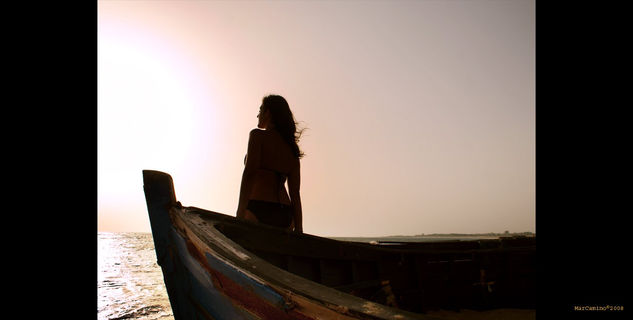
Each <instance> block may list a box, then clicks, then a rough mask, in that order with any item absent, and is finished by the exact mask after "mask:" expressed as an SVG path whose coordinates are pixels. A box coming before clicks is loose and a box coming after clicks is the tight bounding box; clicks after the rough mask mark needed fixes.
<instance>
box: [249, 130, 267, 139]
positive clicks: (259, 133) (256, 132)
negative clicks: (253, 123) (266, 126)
mask: <svg viewBox="0 0 633 320" xmlns="http://www.w3.org/2000/svg"><path fill="white" fill-rule="evenodd" d="M264 135H266V130H262V129H259V128H255V129H253V130H251V132H249V133H248V136H249V137H250V138H251V139H253V138H255V139H259V138H261V137H263V136H264Z"/></svg>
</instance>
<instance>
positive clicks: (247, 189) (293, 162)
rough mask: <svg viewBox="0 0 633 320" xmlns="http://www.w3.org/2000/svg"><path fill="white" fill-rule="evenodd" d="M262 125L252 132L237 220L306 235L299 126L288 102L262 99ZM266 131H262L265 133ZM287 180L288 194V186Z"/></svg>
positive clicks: (273, 98)
mask: <svg viewBox="0 0 633 320" xmlns="http://www.w3.org/2000/svg"><path fill="white" fill-rule="evenodd" d="M257 118H258V119H259V122H258V124H257V127H258V128H259V129H253V130H251V132H250V135H249V139H248V151H247V154H246V157H245V158H244V165H245V166H244V173H243V174H242V184H241V187H240V197H239V203H238V206H237V217H238V218H240V219H245V220H250V221H256V222H261V223H265V224H268V225H273V226H277V227H281V228H287V229H289V230H291V231H296V232H303V222H302V209H301V196H300V194H299V187H300V184H301V174H300V171H301V167H300V161H299V160H300V159H301V158H302V157H303V156H304V153H303V152H302V151H301V149H299V145H298V141H299V138H300V137H301V133H302V132H303V130H297V125H296V122H295V119H294V116H293V115H292V111H290V106H289V105H288V102H287V101H286V99H284V98H283V97H281V96H278V95H269V96H266V97H264V98H263V99H262V105H261V106H260V108H259V113H258V114H257ZM262 129H263V130H262ZM286 180H288V192H286V188H285V183H286Z"/></svg>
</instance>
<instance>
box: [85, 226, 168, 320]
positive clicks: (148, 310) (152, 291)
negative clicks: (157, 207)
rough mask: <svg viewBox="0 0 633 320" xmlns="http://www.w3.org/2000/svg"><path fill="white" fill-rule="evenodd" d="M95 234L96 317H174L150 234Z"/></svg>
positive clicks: (110, 319)
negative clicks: (96, 260) (96, 239)
mask: <svg viewBox="0 0 633 320" xmlns="http://www.w3.org/2000/svg"><path fill="white" fill-rule="evenodd" d="M97 237H98V241H97V258H98V262H97V273H98V275H97V318H98V319H99V320H114V319H151V320H154V319H165V320H167V319H174V316H173V313H172V310H171V306H170V304H169V297H168V296H167V290H166V289H165V283H164V282H163V274H162V271H161V268H160V266H159V265H158V264H157V263H156V252H155V251H154V241H153V239H152V234H151V233H108V232H99V233H98V234H97Z"/></svg>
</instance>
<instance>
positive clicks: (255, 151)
mask: <svg viewBox="0 0 633 320" xmlns="http://www.w3.org/2000/svg"><path fill="white" fill-rule="evenodd" d="M259 133H260V132H259V130H258V129H253V130H251V132H250V134H249V137H248V151H247V154H246V164H245V166H244V172H243V173H242V183H241V186H240V197H239V201H238V205H237V214H236V216H237V217H238V218H242V219H244V218H245V213H246V207H247V206H248V200H249V198H250V195H251V192H252V191H253V178H254V177H255V174H256V173H257V169H258V168H259V164H260V159H261V151H262V145H261V141H260V139H259V138H260V135H259Z"/></svg>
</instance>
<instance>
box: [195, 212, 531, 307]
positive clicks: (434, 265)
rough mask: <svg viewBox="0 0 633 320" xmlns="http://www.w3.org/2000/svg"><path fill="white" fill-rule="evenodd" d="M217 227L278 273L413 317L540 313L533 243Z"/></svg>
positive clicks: (222, 223) (223, 223)
mask: <svg viewBox="0 0 633 320" xmlns="http://www.w3.org/2000/svg"><path fill="white" fill-rule="evenodd" d="M190 210H196V211H198V210H200V211H204V210H202V209H197V208H195V209H190ZM214 225H215V227H216V229H217V230H218V231H220V232H221V233H222V234H223V235H225V236H226V237H228V238H230V239H231V240H232V241H234V242H236V243H237V244H239V245H240V246H242V247H243V248H244V249H246V250H248V251H250V252H251V253H253V254H255V255H257V256H259V257H260V258H262V259H264V260H266V261H267V262H269V263H271V264H273V265H275V266H277V267H278V268H281V269H283V270H286V271H288V272H291V273H294V274H296V275H298V276H301V277H303V278H306V279H309V280H311V281H314V282H317V283H320V284H322V285H325V286H328V287H331V288H334V289H337V290H340V291H342V292H346V293H349V294H352V295H355V296H358V297H361V298H364V299H367V300H370V301H373V302H377V303H381V304H384V305H388V306H391V307H396V308H399V309H403V310H407V311H411V312H416V313H424V312H428V311H433V310H440V309H442V310H460V309H473V310H491V309H498V308H525V309H535V307H536V306H535V305H536V301H535V299H536V295H535V282H536V281H535V280H536V279H535V277H536V276H535V274H536V238H535V237H509V238H500V239H492V240H468V241H435V242H415V243H413V242H408V243H407V242H380V243H361V242H348V241H338V240H334V239H329V238H322V237H317V236H312V235H307V234H295V233H290V232H287V231H285V230H281V229H278V228H273V227H257V228H253V224H251V223H244V222H241V221H240V222H236V220H235V219H220V220H216V221H214Z"/></svg>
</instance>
